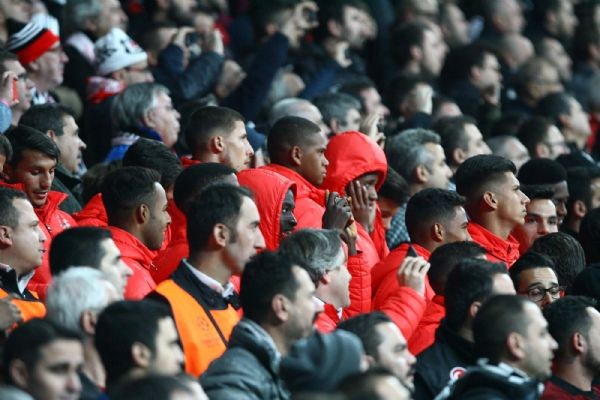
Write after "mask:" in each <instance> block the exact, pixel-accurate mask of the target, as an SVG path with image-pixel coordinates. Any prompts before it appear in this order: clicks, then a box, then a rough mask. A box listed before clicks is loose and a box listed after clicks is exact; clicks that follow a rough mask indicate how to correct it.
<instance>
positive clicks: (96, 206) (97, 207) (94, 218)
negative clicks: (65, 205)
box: [73, 193, 108, 228]
mask: <svg viewBox="0 0 600 400" xmlns="http://www.w3.org/2000/svg"><path fill="white" fill-rule="evenodd" d="M73 218H74V219H75V221H77V223H78V224H79V226H98V227H101V228H105V227H107V226H108V218H107V216H106V210H105V209H104V203H103V202H102V194H100V193H97V194H95V195H94V196H93V197H92V198H91V199H90V200H89V201H88V202H87V204H86V205H85V206H84V207H83V208H82V209H81V211H79V212H76V213H75V214H73Z"/></svg>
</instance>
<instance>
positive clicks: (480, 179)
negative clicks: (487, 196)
mask: <svg viewBox="0 0 600 400" xmlns="http://www.w3.org/2000/svg"><path fill="white" fill-rule="evenodd" d="M507 172H512V173H513V174H516V173H517V168H516V167H515V164H513V162H512V161H510V160H507V159H506V158H504V157H500V156H496V155H493V154H481V155H477V156H473V157H471V158H468V159H467V160H465V162H463V163H462V164H461V165H460V166H459V167H458V169H457V170H456V174H454V180H455V182H456V191H457V192H458V193H460V194H461V195H463V196H465V197H466V198H467V203H471V202H472V201H477V200H479V198H480V196H481V195H483V193H484V192H485V191H486V190H489V188H490V186H497V185H498V184H499V183H500V182H501V181H503V180H504V178H505V177H504V174H505V173H507Z"/></svg>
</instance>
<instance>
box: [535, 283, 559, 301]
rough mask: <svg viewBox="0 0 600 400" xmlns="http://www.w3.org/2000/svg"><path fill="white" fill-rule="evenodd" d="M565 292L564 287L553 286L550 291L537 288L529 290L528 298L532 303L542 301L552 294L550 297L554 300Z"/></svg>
mask: <svg viewBox="0 0 600 400" xmlns="http://www.w3.org/2000/svg"><path fill="white" fill-rule="evenodd" d="M564 291H565V288H564V286H552V287H549V288H548V289H546V288H543V287H540V286H536V287H533V288H531V289H528V290H527V292H526V293H527V297H529V300H532V301H541V300H542V299H543V298H544V297H546V293H549V294H550V297H552V298H553V299H558V298H560V296H561V294H562V293H563V292H564Z"/></svg>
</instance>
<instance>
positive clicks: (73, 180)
mask: <svg viewBox="0 0 600 400" xmlns="http://www.w3.org/2000/svg"><path fill="white" fill-rule="evenodd" d="M52 190H55V191H57V192H63V193H65V194H67V195H68V196H69V197H67V198H66V199H65V201H63V202H62V203H60V205H59V206H58V207H59V208H60V209H61V210H63V211H64V212H66V213H69V214H73V213H76V212H78V211H81V194H82V190H83V186H82V184H81V179H79V178H78V177H77V176H75V175H73V174H72V173H70V172H69V171H67V169H66V168H65V167H64V166H63V165H62V164H58V166H57V167H56V169H55V170H54V180H53V181H52Z"/></svg>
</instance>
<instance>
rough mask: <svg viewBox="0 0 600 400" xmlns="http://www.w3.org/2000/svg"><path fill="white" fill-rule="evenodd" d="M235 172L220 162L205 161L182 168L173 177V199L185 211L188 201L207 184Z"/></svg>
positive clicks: (218, 180)
mask: <svg viewBox="0 0 600 400" xmlns="http://www.w3.org/2000/svg"><path fill="white" fill-rule="evenodd" d="M236 173H237V171H236V170H235V169H233V168H231V167H229V166H227V165H225V164H220V163H211V162H207V163H200V164H196V165H192V166H191V167H189V168H186V169H185V170H183V171H182V172H181V173H180V174H179V176H178V177H177V179H175V187H174V189H173V200H174V201H175V204H176V205H177V207H178V208H179V209H180V210H181V211H183V212H184V213H185V212H186V210H187V209H188V207H189V203H190V201H191V200H192V199H193V198H194V197H196V196H197V195H198V194H199V193H200V192H201V191H202V190H204V189H206V187H207V186H208V185H210V184H212V183H218V182H221V181H223V179H224V178H225V177H227V176H229V175H235V174H236Z"/></svg>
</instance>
